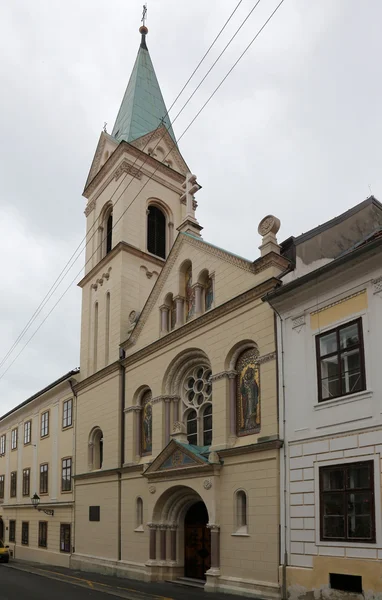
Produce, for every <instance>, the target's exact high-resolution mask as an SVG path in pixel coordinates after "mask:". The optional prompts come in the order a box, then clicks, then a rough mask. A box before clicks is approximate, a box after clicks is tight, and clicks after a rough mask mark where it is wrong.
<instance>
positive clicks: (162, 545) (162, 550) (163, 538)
mask: <svg viewBox="0 0 382 600" xmlns="http://www.w3.org/2000/svg"><path fill="white" fill-rule="evenodd" d="M159 530H160V559H161V560H163V561H164V560H166V536H167V526H166V525H160V526H159Z"/></svg>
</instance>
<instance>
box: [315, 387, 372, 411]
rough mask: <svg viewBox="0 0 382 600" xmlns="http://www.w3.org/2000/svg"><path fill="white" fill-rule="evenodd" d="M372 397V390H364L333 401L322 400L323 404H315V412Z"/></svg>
mask: <svg viewBox="0 0 382 600" xmlns="http://www.w3.org/2000/svg"><path fill="white" fill-rule="evenodd" d="M372 395H373V391H372V390H362V392H356V393H355V394H349V395H348V396H340V397H339V398H333V400H322V402H318V403H317V404H314V406H313V408H314V410H322V409H324V408H330V407H331V406H337V405H342V404H348V403H349V402H356V401H357V400H364V399H365V398H371V396H372Z"/></svg>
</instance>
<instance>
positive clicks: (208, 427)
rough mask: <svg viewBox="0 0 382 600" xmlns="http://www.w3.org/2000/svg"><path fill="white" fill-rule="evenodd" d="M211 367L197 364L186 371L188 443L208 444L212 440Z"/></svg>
mask: <svg viewBox="0 0 382 600" xmlns="http://www.w3.org/2000/svg"><path fill="white" fill-rule="evenodd" d="M210 377H211V369H210V368H209V367H206V366H199V367H196V368H194V369H192V370H191V371H189V372H188V374H187V376H186V378H185V380H184V384H183V402H184V404H185V407H186V408H185V411H184V417H185V421H186V425H187V438H188V441H189V443H190V444H193V445H196V446H210V445H211V442H212V405H211V402H212V383H211V381H210Z"/></svg>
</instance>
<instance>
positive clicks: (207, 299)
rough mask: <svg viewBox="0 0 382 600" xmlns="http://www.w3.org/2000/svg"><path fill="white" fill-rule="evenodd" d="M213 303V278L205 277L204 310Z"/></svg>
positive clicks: (208, 308)
mask: <svg viewBox="0 0 382 600" xmlns="http://www.w3.org/2000/svg"><path fill="white" fill-rule="evenodd" d="M213 303H214V280H213V278H212V277H209V278H208V279H207V283H206V287H205V290H204V306H205V310H210V308H212V305H213Z"/></svg>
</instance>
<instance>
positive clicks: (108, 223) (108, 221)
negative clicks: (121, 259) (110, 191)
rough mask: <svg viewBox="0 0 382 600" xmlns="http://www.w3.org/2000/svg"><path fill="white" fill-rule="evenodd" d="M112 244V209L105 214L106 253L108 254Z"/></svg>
mask: <svg viewBox="0 0 382 600" xmlns="http://www.w3.org/2000/svg"><path fill="white" fill-rule="evenodd" d="M112 245H113V211H112V210H110V212H108V213H107V215H106V254H109V252H110V251H111V248H112Z"/></svg>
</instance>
